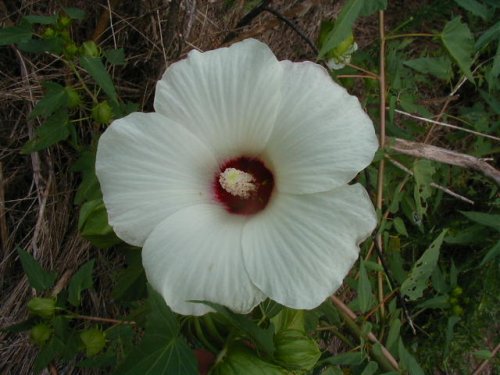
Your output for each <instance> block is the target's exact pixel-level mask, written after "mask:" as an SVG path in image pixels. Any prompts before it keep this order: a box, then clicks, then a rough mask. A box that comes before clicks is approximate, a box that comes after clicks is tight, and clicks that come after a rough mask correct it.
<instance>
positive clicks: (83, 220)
mask: <svg viewBox="0 0 500 375" xmlns="http://www.w3.org/2000/svg"><path fill="white" fill-rule="evenodd" d="M78 230H79V231H80V233H81V235H82V236H83V237H84V238H86V239H88V240H89V241H90V242H92V244H94V245H95V246H97V247H99V248H102V249H107V248H109V247H111V246H113V245H116V244H118V243H120V242H121V240H120V239H119V238H118V237H117V236H116V234H115V233H114V231H113V228H111V226H110V225H109V223H108V212H107V211H106V207H105V206H104V202H103V200H102V198H100V199H94V200H91V201H88V202H85V203H84V204H83V205H82V207H81V208H80V216H79V218H78Z"/></svg>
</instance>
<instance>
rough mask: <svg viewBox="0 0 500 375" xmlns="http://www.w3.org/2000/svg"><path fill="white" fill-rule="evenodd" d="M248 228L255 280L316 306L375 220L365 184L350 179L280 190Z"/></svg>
mask: <svg viewBox="0 0 500 375" xmlns="http://www.w3.org/2000/svg"><path fill="white" fill-rule="evenodd" d="M271 204H272V206H271V207H268V208H266V210H265V211H263V212H262V214H260V215H256V216H254V217H253V218H252V219H251V220H250V221H249V222H248V223H247V224H246V226H245V228H244V230H243V256H244V261H245V267H246V269H247V272H248V274H249V275H250V279H251V280H252V282H253V283H254V284H255V285H256V286H257V287H258V288H259V289H260V290H262V292H263V293H264V294H266V295H267V296H269V297H270V298H271V299H273V300H275V301H277V302H279V303H281V304H283V305H285V306H289V307H292V308H297V309H311V308H314V307H316V306H318V305H319V304H320V303H321V302H323V301H324V299H325V298H327V296H329V295H331V294H333V293H334V292H335V290H337V289H338V288H339V287H340V285H341V284H342V280H343V278H344V277H345V276H346V274H347V273H348V272H349V270H350V269H351V267H352V265H353V263H354V262H355V261H356V259H357V257H358V253H359V246H358V245H359V244H360V243H361V242H362V241H363V240H364V239H366V238H367V236H368V235H369V234H370V233H371V231H372V230H373V229H374V228H375V225H376V215H375V211H374V208H373V205H372V203H371V201H370V199H369V197H368V194H367V193H366V191H365V189H364V188H363V187H362V186H361V185H359V184H356V185H352V186H350V185H345V186H342V187H339V188H336V189H334V190H332V191H328V192H325V193H315V194H302V195H295V194H283V193H279V194H277V196H276V197H275V200H274V201H273V202H271Z"/></svg>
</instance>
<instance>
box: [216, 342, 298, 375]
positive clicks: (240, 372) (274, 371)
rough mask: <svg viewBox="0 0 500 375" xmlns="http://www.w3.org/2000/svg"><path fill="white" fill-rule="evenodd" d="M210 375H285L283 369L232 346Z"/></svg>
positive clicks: (237, 346)
mask: <svg viewBox="0 0 500 375" xmlns="http://www.w3.org/2000/svg"><path fill="white" fill-rule="evenodd" d="M210 374H211V375H287V374H289V372H288V371H286V370H285V369H283V368H280V367H278V366H276V365H273V364H271V363H268V362H265V361H263V360H262V359H260V358H259V357H258V356H257V355H256V354H255V353H254V352H252V351H251V350H250V349H248V348H246V347H244V346H242V345H232V346H231V347H230V348H229V349H228V352H227V353H226V354H225V356H224V357H223V358H222V360H221V361H220V362H219V363H218V364H217V365H216V366H215V367H214V368H213V369H212V370H211V371H210Z"/></svg>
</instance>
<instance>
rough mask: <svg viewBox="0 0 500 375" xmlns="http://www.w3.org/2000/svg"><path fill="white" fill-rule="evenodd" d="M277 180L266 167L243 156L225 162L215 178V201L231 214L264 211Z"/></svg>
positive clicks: (253, 159) (260, 162)
mask: <svg viewBox="0 0 500 375" xmlns="http://www.w3.org/2000/svg"><path fill="white" fill-rule="evenodd" d="M273 189H274V177H273V174H272V173H271V171H270V170H269V169H268V168H267V167H266V166H265V165H264V163H263V162H262V161H261V160H259V159H257V158H251V157H246V156H242V157H239V158H236V159H231V160H228V161H226V162H225V163H224V164H222V166H221V167H220V169H219V172H218V173H217V174H216V175H215V177H214V190H215V198H216V199H217V201H218V202H220V203H222V205H223V206H224V207H225V208H226V210H227V211H228V212H230V213H232V214H239V215H252V214H255V213H257V212H259V211H262V210H263V209H264V208H265V207H266V206H267V204H268V203H269V199H270V198H271V195H272V192H273Z"/></svg>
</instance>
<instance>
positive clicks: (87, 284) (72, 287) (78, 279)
mask: <svg viewBox="0 0 500 375" xmlns="http://www.w3.org/2000/svg"><path fill="white" fill-rule="evenodd" d="M94 263H95V259H92V260H90V261H88V262H87V263H85V264H84V265H83V266H81V267H80V269H79V270H78V272H76V273H75V274H74V275H73V277H72V278H71V280H70V282H69V287H68V301H69V303H71V304H72V305H73V306H80V301H81V293H82V291H84V290H85V289H88V288H91V287H92V286H93V281H92V271H93V270H94Z"/></svg>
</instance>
